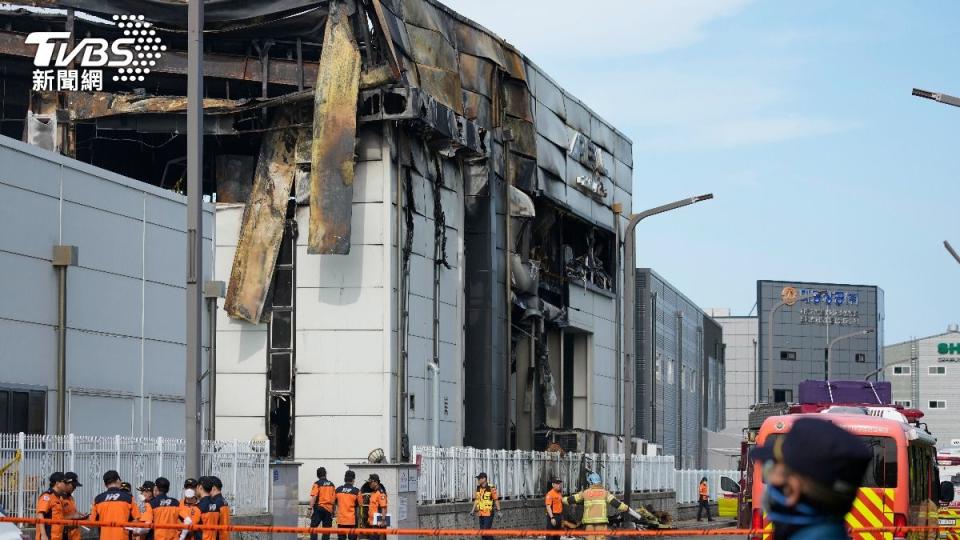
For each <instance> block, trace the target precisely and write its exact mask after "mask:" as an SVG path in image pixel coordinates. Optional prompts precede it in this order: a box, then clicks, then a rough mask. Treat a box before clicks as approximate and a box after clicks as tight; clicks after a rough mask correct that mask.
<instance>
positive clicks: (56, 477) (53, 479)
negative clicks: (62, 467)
mask: <svg viewBox="0 0 960 540" xmlns="http://www.w3.org/2000/svg"><path fill="white" fill-rule="evenodd" d="M63 478H64V475H63V473H62V472H55V473H53V474H51V475H50V485H51V486H52V485H54V484H56V483H58V482H63Z"/></svg>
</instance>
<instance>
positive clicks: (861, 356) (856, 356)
mask: <svg viewBox="0 0 960 540" xmlns="http://www.w3.org/2000/svg"><path fill="white" fill-rule="evenodd" d="M853 361H854V362H855V363H857V364H866V363H867V353H862V352H858V353H853Z"/></svg>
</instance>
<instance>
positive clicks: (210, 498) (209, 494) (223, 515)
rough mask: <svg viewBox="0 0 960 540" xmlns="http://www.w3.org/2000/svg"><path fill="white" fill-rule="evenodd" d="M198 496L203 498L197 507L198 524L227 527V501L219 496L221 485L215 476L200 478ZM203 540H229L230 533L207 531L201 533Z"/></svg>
mask: <svg viewBox="0 0 960 540" xmlns="http://www.w3.org/2000/svg"><path fill="white" fill-rule="evenodd" d="M199 485H200V494H201V495H203V497H202V498H201V499H200V502H199V503H197V506H198V507H199V508H200V523H201V524H203V525H229V524H230V508H228V507H227V501H226V500H224V498H223V495H221V494H220V489H221V488H222V487H223V484H222V483H221V482H220V479H219V478H217V477H216V476H204V477H202V478H200V481H199ZM202 538H203V540H229V538H230V533H229V532H227V531H217V530H208V531H203V536H202Z"/></svg>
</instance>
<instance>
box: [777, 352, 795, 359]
mask: <svg viewBox="0 0 960 540" xmlns="http://www.w3.org/2000/svg"><path fill="white" fill-rule="evenodd" d="M780 359H781V360H789V361H795V360H796V359H797V352H796V351H780Z"/></svg>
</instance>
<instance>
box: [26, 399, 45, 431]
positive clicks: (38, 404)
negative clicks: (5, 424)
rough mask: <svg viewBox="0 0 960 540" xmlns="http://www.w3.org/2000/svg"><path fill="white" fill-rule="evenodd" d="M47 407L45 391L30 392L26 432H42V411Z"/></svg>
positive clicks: (43, 427)
mask: <svg viewBox="0 0 960 540" xmlns="http://www.w3.org/2000/svg"><path fill="white" fill-rule="evenodd" d="M46 409H47V393H46V392H42V391H39V390H33V391H31V392H30V404H29V411H30V412H29V414H28V415H27V433H43V432H44V430H45V428H46V426H45V425H44V421H43V420H44V412H45V411H46Z"/></svg>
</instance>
